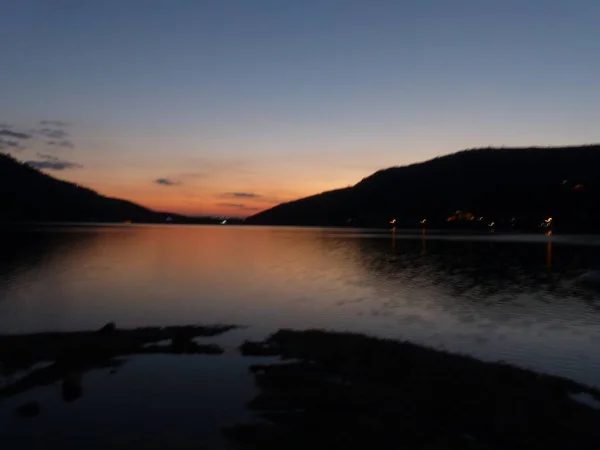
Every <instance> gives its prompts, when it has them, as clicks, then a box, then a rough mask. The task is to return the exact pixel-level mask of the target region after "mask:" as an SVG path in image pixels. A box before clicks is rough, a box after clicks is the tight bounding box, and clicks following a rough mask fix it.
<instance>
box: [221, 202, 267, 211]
mask: <svg viewBox="0 0 600 450" xmlns="http://www.w3.org/2000/svg"><path fill="white" fill-rule="evenodd" d="M218 206H225V207H227V208H237V209H243V210H244V211H258V209H259V208H256V207H254V206H246V205H244V204H243V203H219V204H218Z"/></svg>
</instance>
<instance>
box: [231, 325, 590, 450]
mask: <svg viewBox="0 0 600 450" xmlns="http://www.w3.org/2000/svg"><path fill="white" fill-rule="evenodd" d="M275 350H278V352H275ZM242 352H243V353H244V354H252V355H260V354H274V353H278V354H279V355H280V356H281V358H282V360H283V361H278V362H276V363H270V364H261V365H254V366H251V367H250V371H251V373H252V374H253V376H254V380H255V384H256V386H257V387H258V388H259V391H258V394H257V396H256V397H255V398H254V399H252V400H251V401H250V402H249V403H248V407H249V408H250V409H251V410H253V411H256V412H257V413H258V414H259V415H260V417H261V418H262V419H264V420H266V422H249V423H238V424H235V425H234V426H231V427H228V428H226V429H224V430H223V432H224V435H225V436H226V437H227V438H228V439H230V440H232V441H234V442H236V443H237V444H239V445H241V446H242V448H248V449H261V450H271V449H272V450H276V449H277V450H279V449H282V448H285V449H286V450H305V449H306V448H310V449H312V450H317V449H327V450H329V449H336V448H341V449H344V450H350V449H361V450H364V449H373V450H376V449H377V450H379V449H405V450H416V449H424V450H425V449H427V450H430V449H431V450H434V449H436V450H437V449H440V450H441V449H444V450H450V449H460V450H552V449H560V450H563V449H565V450H567V449H571V448H577V449H578V450H584V449H585V450H588V449H589V450H596V449H597V448H598V444H597V443H598V442H599V441H600V427H598V424H599V423H600V411H599V410H596V409H594V408H593V407H589V406H587V405H582V404H580V403H579V402H578V401H575V400H573V399H572V396H571V395H570V393H572V392H583V393H585V394H587V396H588V397H589V398H590V399H593V400H594V401H597V402H600V391H598V390H596V389H594V388H590V387H587V386H583V385H580V384H579V383H576V382H575V381H571V380H568V379H564V378H560V377H555V376H552V375H541V376H540V374H538V373H536V372H531V371H528V370H525V369H522V368H518V367H513V366H510V365H508V364H500V363H490V362H484V361H478V360H476V359H474V358H471V357H468V356H462V355H453V354H450V353H446V352H443V351H439V350H435V349H431V348H426V347H421V346H419V345H416V344H411V343H409V342H401V341H391V340H386V339H378V338H374V337H367V336H362V335H357V334H351V333H335V332H325V331H318V330H309V331H292V330H280V331H278V332H277V333H275V334H274V335H272V336H271V337H270V338H268V339H266V340H265V341H263V342H259V343H245V344H244V345H243V346H242Z"/></svg>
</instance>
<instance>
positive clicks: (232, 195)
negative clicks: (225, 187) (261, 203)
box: [220, 192, 262, 198]
mask: <svg viewBox="0 0 600 450" xmlns="http://www.w3.org/2000/svg"><path fill="white" fill-rule="evenodd" d="M220 196H221V197H223V198H260V197H262V195H260V194H255V193H254V192H225V193H224V194H221V195H220Z"/></svg>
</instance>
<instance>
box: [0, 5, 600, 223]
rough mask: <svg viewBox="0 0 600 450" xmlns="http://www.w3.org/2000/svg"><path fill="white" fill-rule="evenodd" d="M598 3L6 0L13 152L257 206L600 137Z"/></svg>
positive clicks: (137, 192)
mask: <svg viewBox="0 0 600 450" xmlns="http://www.w3.org/2000/svg"><path fill="white" fill-rule="evenodd" d="M599 24H600V1H598V0H570V1H554V0H451V1H450V0H412V1H408V0H404V1H403V0H385V1H384V0H268V1H267V0H0V54H1V55H2V62H1V66H0V151H8V152H10V153H11V154H13V155H14V156H15V157H17V158H18V159H21V160H24V161H32V164H34V165H37V166H38V167H40V168H42V169H43V170H45V171H47V172H48V173H51V174H52V175H54V176H57V177H59V178H64V179H67V180H70V181H74V182H77V183H80V184H83V185H86V186H89V187H91V188H93V189H95V190H97V191H99V192H100V193H103V194H106V195H109V196H116V197H120V198H125V199H128V200H133V201H135V202H138V203H140V204H142V205H144V206H147V207H150V208H153V209H158V210H168V211H172V212H179V213H185V214H197V215H202V214H219V215H236V216H246V215H250V214H253V213H255V212H257V211H259V210H262V209H265V208H267V207H270V206H273V205H274V204H276V203H279V202H281V201H286V200H292V199H296V198H299V197H302V196H306V195H310V194H315V193H318V192H321V191H324V190H328V189H333V188H337V187H344V186H347V185H351V184H354V183H356V182H358V181H359V180H360V179H361V178H363V177H365V176H367V175H369V174H370V173H372V172H374V171H375V170H377V169H380V168H384V167H387V166H392V165H403V164H407V163H411V162H417V161H421V160H424V159H428V158H431V157H433V156H437V155H440V154H444V153H448V152H453V151H457V150H461V149H464V148H472V147H481V146H488V145H494V146H495V145H498V146H500V145H505V146H513V145H540V146H545V145H560V144H583V143H592V142H599V141H600V126H599V124H600V108H599V107H598V105H600V25H599Z"/></svg>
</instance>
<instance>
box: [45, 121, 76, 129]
mask: <svg viewBox="0 0 600 450" xmlns="http://www.w3.org/2000/svg"><path fill="white" fill-rule="evenodd" d="M40 125H41V126H43V127H44V126H45V127H57V128H64V127H68V126H69V124H68V123H67V122H63V121H62V120H41V121H40Z"/></svg>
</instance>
